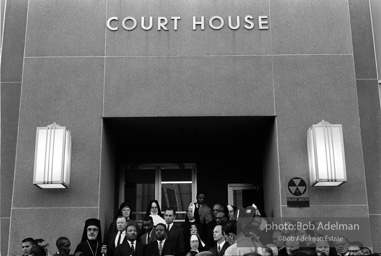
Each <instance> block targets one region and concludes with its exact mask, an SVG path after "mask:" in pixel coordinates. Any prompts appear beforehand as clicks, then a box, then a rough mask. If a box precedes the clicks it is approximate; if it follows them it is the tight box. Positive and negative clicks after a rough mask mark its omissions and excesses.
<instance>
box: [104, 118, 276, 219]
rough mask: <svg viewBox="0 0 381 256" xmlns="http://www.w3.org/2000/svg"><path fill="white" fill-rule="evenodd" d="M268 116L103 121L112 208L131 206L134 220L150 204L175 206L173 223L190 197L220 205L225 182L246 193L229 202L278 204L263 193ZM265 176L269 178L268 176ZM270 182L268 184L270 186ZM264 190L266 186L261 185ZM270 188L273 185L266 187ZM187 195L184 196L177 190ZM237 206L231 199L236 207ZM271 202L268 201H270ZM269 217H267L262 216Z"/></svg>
mask: <svg viewBox="0 0 381 256" xmlns="http://www.w3.org/2000/svg"><path fill="white" fill-rule="evenodd" d="M274 120H275V117H142V118H135V117H134V118H105V119H104V123H105V127H106V130H107V133H108V134H112V136H113V137H114V139H113V151H114V152H115V153H114V154H115V164H116V174H115V175H116V176H115V177H116V179H115V180H116V186H115V195H116V197H115V202H114V209H115V211H116V210H117V209H118V207H119V205H120V203H121V202H123V201H126V200H128V201H130V202H132V207H133V209H132V210H133V212H135V216H134V217H135V218H136V219H141V218H142V216H143V214H144V213H145V211H146V208H147V204H148V202H149V201H150V200H153V199H156V200H158V201H159V202H160V204H161V205H160V206H161V208H162V209H163V210H164V209H165V208H166V207H168V206H171V207H175V208H176V207H177V208H176V209H177V210H178V211H179V213H180V215H179V216H178V221H181V220H182V219H183V218H185V210H186V207H187V206H188V205H189V203H191V202H194V201H195V200H196V192H197V191H203V192H205V193H206V202H207V204H208V205H209V206H210V207H212V205H213V204H214V203H221V204H223V205H227V204H228V203H229V202H231V201H230V199H229V188H228V184H248V185H249V186H252V188H254V189H247V190H242V191H241V192H238V190H237V189H236V190H234V189H233V190H234V191H236V194H237V195H236V198H237V199H236V200H238V198H240V199H241V203H242V204H243V206H245V205H244V204H247V203H248V202H250V203H249V205H251V204H252V203H255V204H256V205H257V206H258V207H259V208H261V209H265V208H269V212H273V211H274V207H273V206H272V204H275V203H276V204H278V203H279V201H277V202H276V200H277V198H275V197H274V200H273V199H271V196H270V197H269V198H270V199H271V201H269V200H265V198H266V193H265V191H266V188H268V187H269V186H270V185H271V186H272V187H271V189H270V190H271V191H274V189H277V188H278V187H279V186H278V183H277V182H276V179H274V177H276V175H278V171H277V170H275V168H277V166H278V165H277V164H276V162H277V153H276V143H275V142H274V141H275V136H274V134H275V132H274V131H275V127H274V126H275V122H274ZM270 174H271V175H270ZM273 181H274V184H271V182H273ZM267 184H269V186H267ZM274 186H276V187H274ZM184 191H187V192H184ZM237 202H238V201H237ZM274 202H275V203H274ZM268 215H269V214H268Z"/></svg>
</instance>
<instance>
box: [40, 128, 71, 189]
mask: <svg viewBox="0 0 381 256" xmlns="http://www.w3.org/2000/svg"><path fill="white" fill-rule="evenodd" d="M70 164H71V135H70V131H69V130H67V129H66V127H63V126H59V125H57V124H56V123H53V124H51V125H49V126H47V127H37V135H36V149H35V158H34V175H33V184H34V185H36V186H37V187H39V188H68V187H69V184H70Z"/></svg>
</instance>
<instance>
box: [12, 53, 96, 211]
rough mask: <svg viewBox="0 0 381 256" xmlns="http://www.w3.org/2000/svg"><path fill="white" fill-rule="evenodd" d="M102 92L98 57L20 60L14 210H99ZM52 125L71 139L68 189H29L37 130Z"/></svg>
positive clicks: (33, 187)
mask: <svg viewBox="0 0 381 256" xmlns="http://www.w3.org/2000/svg"><path fill="white" fill-rule="evenodd" d="M102 92H103V59H102V58H57V59H56V58H39V59H26V60H25V68H24V82H23V84H22V97H21V109H20V128H19V133H18V147H17V159H16V174H15V185H14V186H15V188H14V199H13V207H53V206H61V207H62V206H70V207H75V206H81V207H83V206H89V207H94V206H98V204H99V174H100V148H101V115H102ZM53 122H57V124H59V125H62V126H66V127H67V128H68V129H69V130H70V131H71V135H72V166H71V169H72V173H71V184H70V188H69V189H67V190H41V189H39V188H37V187H35V186H34V185H33V184H32V183H33V168H34V151H35V137H36V127H40V126H47V125H50V124H52V123H53Z"/></svg>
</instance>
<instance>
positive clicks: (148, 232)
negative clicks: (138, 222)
mask: <svg viewBox="0 0 381 256" xmlns="http://www.w3.org/2000/svg"><path fill="white" fill-rule="evenodd" d="M143 230H144V232H145V233H144V234H143V235H142V236H141V237H140V242H141V243H142V244H144V245H147V244H149V243H151V242H153V241H156V235H155V229H154V228H153V219H152V217H151V216H145V217H144V219H143Z"/></svg>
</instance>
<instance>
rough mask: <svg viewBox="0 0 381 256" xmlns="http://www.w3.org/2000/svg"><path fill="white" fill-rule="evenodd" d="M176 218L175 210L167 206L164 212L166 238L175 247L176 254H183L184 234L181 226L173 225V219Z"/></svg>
mask: <svg viewBox="0 0 381 256" xmlns="http://www.w3.org/2000/svg"><path fill="white" fill-rule="evenodd" d="M175 219H176V210H174V209H171V208H168V209H166V211H165V213H164V220H165V222H166V223H167V239H168V241H172V242H173V243H174V244H175V246H176V248H177V252H178V255H184V254H185V250H184V246H185V243H184V234H183V228H181V227H179V226H177V225H175V224H174V223H173V221H174V220H175Z"/></svg>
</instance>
